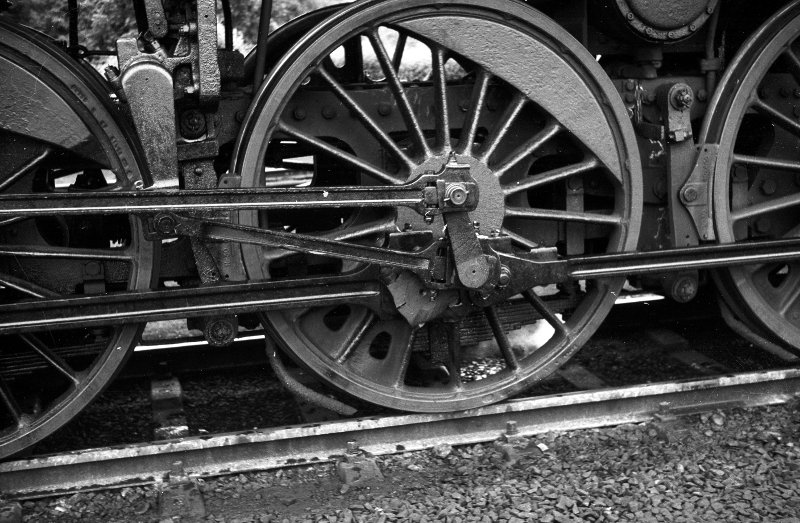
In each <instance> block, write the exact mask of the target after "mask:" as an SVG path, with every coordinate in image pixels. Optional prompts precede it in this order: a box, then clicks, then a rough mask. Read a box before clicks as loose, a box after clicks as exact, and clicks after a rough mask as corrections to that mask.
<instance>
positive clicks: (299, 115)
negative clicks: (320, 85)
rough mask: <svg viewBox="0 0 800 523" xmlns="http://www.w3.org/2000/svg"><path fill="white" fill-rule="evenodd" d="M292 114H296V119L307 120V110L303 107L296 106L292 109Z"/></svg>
mask: <svg viewBox="0 0 800 523" xmlns="http://www.w3.org/2000/svg"><path fill="white" fill-rule="evenodd" d="M292 116H294V119H295V120H305V119H306V116H307V114H306V110H305V109H303V108H302V107H296V108H295V110H294V111H292Z"/></svg>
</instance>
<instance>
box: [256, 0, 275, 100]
mask: <svg viewBox="0 0 800 523" xmlns="http://www.w3.org/2000/svg"><path fill="white" fill-rule="evenodd" d="M271 18H272V0H261V16H260V18H259V20H258V42H257V43H256V64H255V67H254V68H253V92H254V93H255V92H256V91H257V90H258V87H259V86H260V85H261V82H262V81H263V80H264V73H265V71H266V68H267V38H268V37H269V21H270V19H271Z"/></svg>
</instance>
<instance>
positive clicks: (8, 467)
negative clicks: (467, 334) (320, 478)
mask: <svg viewBox="0 0 800 523" xmlns="http://www.w3.org/2000/svg"><path fill="white" fill-rule="evenodd" d="M798 393H800V369H788V370H777V371H766V372H754V373H745V374H735V375H729V376H723V377H718V378H713V379H703V380H697V381H685V382H677V383H656V384H649V385H644V386H632V387H624V388H617V389H604V390H597V391H591V392H576V393H569V394H559V395H554V396H543V397H538V398H530V399H520V400H514V401H509V402H506V403H502V404H498V405H491V406H487V407H483V408H479V409H472V410H468V411H461V412H453V413H447V414H413V415H401V416H392V417H385V418H362V419H354V420H346V421H333V422H326V423H320V424H311V425H297V426H291V427H281V428H276V429H269V430H258V431H248V432H241V433H230V434H221V435H216V436H211V437H194V438H187V439H183V440H173V441H165V442H158V443H153V444H144V445H136V446H130V447H122V448H106V449H93V450H85V451H77V452H72V453H67V454H60V455H55V456H49V457H41V458H31V459H26V460H20V461H12V462H7V463H2V464H0V490H2V491H3V493H4V494H5V495H6V496H8V497H10V498H16V499H25V498H33V497H41V496H46V495H51V494H56V493H67V492H73V491H77V490H89V489H99V488H108V487H114V486H124V485H131V484H147V483H154V482H158V481H161V480H162V478H163V476H164V475H165V474H166V473H168V472H169V471H170V470H171V469H172V467H173V462H175V461H181V462H182V463H183V467H184V469H185V471H186V473H187V474H189V475H190V476H216V475H224V474H231V473H240V472H247V471H257V470H267V469H272V468H279V467H286V466H294V465H301V464H309V463H319V462H325V461H331V460H337V459H342V458H343V456H344V454H345V451H346V448H347V442H348V441H356V443H357V444H358V446H359V447H360V448H361V449H363V450H366V451H368V452H370V453H373V454H376V455H383V454H393V453H398V452H407V451H411V450H420V449H425V448H430V447H433V446H434V445H436V444H437V443H441V442H446V443H449V444H453V445H458V444H470V443H478V442H485V441H492V440H495V439H497V438H498V437H499V436H500V435H501V434H503V433H504V431H505V428H506V424H507V422H509V421H514V422H516V425H517V428H518V431H519V434H520V435H523V436H530V435H533V434H538V433H542V432H548V431H555V430H558V431H562V430H577V429H585V428H591V427H603V426H609V425H617V424H621V423H636V422H642V421H648V420H650V419H652V418H653V416H654V415H655V414H662V415H663V414H664V413H668V414H672V413H674V414H681V413H694V412H701V411H708V410H713V409H718V408H731V407H753V406H761V405H774V404H779V403H784V402H787V401H789V400H791V399H793V398H795V397H797V395H798Z"/></svg>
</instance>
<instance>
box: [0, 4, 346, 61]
mask: <svg viewBox="0 0 800 523" xmlns="http://www.w3.org/2000/svg"><path fill="white" fill-rule="evenodd" d="M326 3H330V2H329V1H326V0H273V7H272V22H271V24H270V28H271V29H275V28H276V27H278V26H280V25H282V24H284V23H286V22H287V21H289V20H291V19H292V18H295V17H297V16H299V15H301V14H303V13H305V12H307V11H310V10H312V9H316V8H317V7H320V6H322V5H324V4H326ZM218 7H219V6H218ZM231 9H232V11H233V22H234V28H235V29H236V31H235V32H234V47H237V48H240V49H241V50H243V51H246V50H247V49H249V48H250V47H252V45H253V44H254V42H255V39H256V31H257V30H258V18H259V12H260V9H261V1H260V0H231ZM78 15H79V17H78V27H79V31H80V43H81V45H84V46H86V47H87V48H89V49H113V48H114V42H115V41H116V40H117V38H120V37H121V36H127V35H132V34H135V33H136V23H135V18H134V14H133V3H132V2H131V0H79V2H78ZM4 16H9V17H11V18H14V19H16V20H18V21H19V22H20V23H23V24H25V25H28V26H30V27H33V28H35V29H38V30H40V31H42V32H45V33H47V34H49V35H51V36H54V37H57V38H64V39H66V35H67V29H68V21H67V2H66V0H16V1H15V2H14V5H13V6H12V8H11V10H10V11H9V12H8V13H7V14H6V15H4ZM219 20H220V21H222V13H221V12H220V17H219ZM219 32H220V34H221V33H222V29H221V26H220V31H219Z"/></svg>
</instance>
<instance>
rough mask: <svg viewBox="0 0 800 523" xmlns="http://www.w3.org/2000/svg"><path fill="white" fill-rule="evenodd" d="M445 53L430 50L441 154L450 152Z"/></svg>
mask: <svg viewBox="0 0 800 523" xmlns="http://www.w3.org/2000/svg"><path fill="white" fill-rule="evenodd" d="M445 61H446V56H445V51H444V49H442V48H441V47H438V46H434V47H432V48H431V63H432V65H433V84H434V90H435V95H434V96H435V98H436V100H435V104H436V111H435V112H436V142H437V143H438V144H439V150H440V151H441V153H442V154H448V153H449V152H450V114H449V108H448V104H447V76H446V71H445V70H444V64H445Z"/></svg>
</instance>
